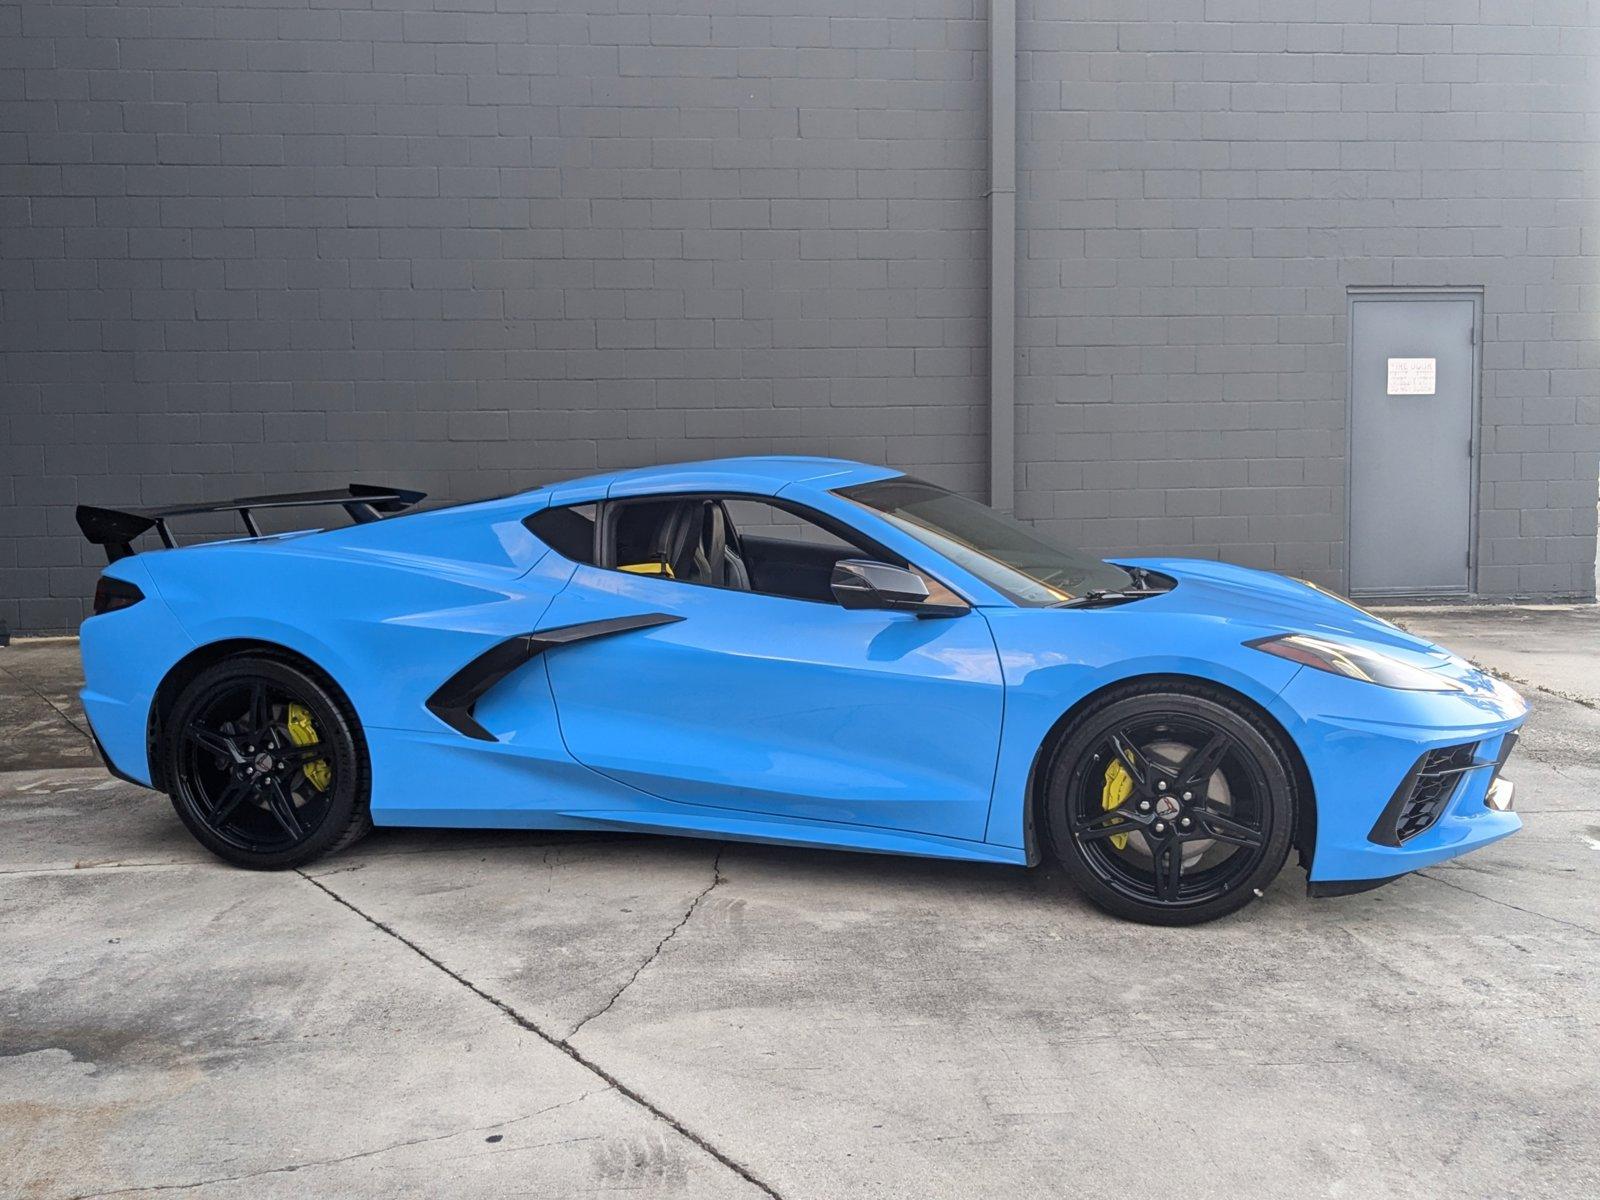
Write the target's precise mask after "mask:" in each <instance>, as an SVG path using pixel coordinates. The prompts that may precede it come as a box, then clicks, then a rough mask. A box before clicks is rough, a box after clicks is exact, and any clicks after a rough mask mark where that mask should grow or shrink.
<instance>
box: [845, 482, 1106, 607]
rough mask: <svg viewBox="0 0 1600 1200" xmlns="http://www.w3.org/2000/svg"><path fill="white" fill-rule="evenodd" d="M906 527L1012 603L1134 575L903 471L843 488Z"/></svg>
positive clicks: (1048, 599) (1056, 600) (1047, 599)
mask: <svg viewBox="0 0 1600 1200" xmlns="http://www.w3.org/2000/svg"><path fill="white" fill-rule="evenodd" d="M838 494H839V495H841V496H843V497H845V498H846V499H847V500H853V501H855V502H856V503H857V504H860V505H863V506H864V507H866V508H870V509H871V510H872V511H873V512H875V513H877V514H878V515H879V516H881V517H883V518H884V519H885V520H887V521H889V522H891V523H892V524H894V525H895V526H897V527H898V528H900V529H901V530H903V531H904V532H906V533H908V534H910V535H911V536H912V537H914V538H916V539H917V540H918V541H919V542H921V543H923V545H925V546H930V547H932V548H933V549H934V550H937V551H938V552H939V553H940V554H942V555H944V556H945V557H946V558H948V559H950V561H952V562H954V563H957V564H958V565H960V566H961V567H964V568H965V569H966V570H968V571H970V572H971V573H972V574H974V575H976V576H977V577H978V578H979V579H981V580H983V581H984V582H985V583H987V584H988V585H989V586H990V587H992V588H994V589H995V591H997V592H1000V593H1001V594H1002V595H1004V596H1005V597H1006V598H1007V599H1009V600H1012V601H1014V602H1015V603H1017V604H1024V605H1029V606H1035V607H1041V608H1042V607H1047V606H1049V605H1052V604H1060V603H1061V602H1062V601H1064V600H1072V599H1075V598H1077V597H1079V596H1082V595H1084V594H1086V593H1088V592H1090V591H1121V590H1122V589H1123V588H1125V587H1127V586H1129V585H1130V584H1131V583H1132V582H1133V577H1132V576H1131V575H1129V574H1128V572H1126V571H1124V570H1123V569H1122V568H1121V567H1116V566H1112V565H1111V564H1110V563H1107V562H1102V561H1101V560H1100V559H1098V558H1095V557H1094V556H1093V555H1091V554H1086V553H1085V552H1083V551H1082V550H1071V549H1068V548H1067V547H1065V546H1058V545H1056V544H1055V543H1054V542H1051V541H1047V540H1046V539H1045V538H1043V537H1040V536H1039V534H1038V533H1036V532H1034V530H1033V529H1031V528H1030V527H1029V526H1027V525H1024V524H1023V523H1022V522H1021V521H1018V520H1016V519H1015V518H1013V517H1008V516H1006V515H1005V514H1004V513H1001V512H996V511H995V510H994V509H992V508H990V507H988V506H987V505H984V504H979V503H978V502H977V501H976V500H968V499H967V498H966V497H965V496H958V495H956V494H955V493H954V492H947V491H945V490H944V489H943V488H941V487H935V486H934V485H933V484H931V483H924V482H923V481H922V480H920V479H912V478H910V477H909V476H904V475H902V476H900V477H899V478H896V479H882V480H879V481H878V482H876V483H863V484H859V485H857V486H855V487H848V488H841V489H840V490H839V492H838Z"/></svg>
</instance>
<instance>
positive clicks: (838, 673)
mask: <svg viewBox="0 0 1600 1200" xmlns="http://www.w3.org/2000/svg"><path fill="white" fill-rule="evenodd" d="M663 499H664V498H663V497H660V496H655V497H651V498H650V499H649V500H648V501H639V502H638V503H640V504H651V505H655V506H656V514H655V516H654V517H652V518H651V519H656V518H660V519H662V520H664V521H667V523H668V526H669V527H670V529H676V528H678V524H674V523H673V520H672V519H671V517H672V514H671V513H670V507H671V506H670V505H664V504H663ZM666 499H670V498H666ZM702 499H705V498H697V500H702ZM626 503H627V502H618V501H613V502H612V503H611V504H610V505H608V506H607V509H608V514H609V516H608V519H609V524H608V526H607V527H608V528H611V529H613V530H615V529H618V528H620V527H621V523H622V522H624V521H626V519H627V518H626V516H625V514H624V513H623V512H622V511H621V508H620V507H619V506H623V505H625V504H626ZM734 503H742V504H745V505H746V506H749V505H753V504H757V503H760V504H767V503H769V502H767V501H751V500H739V501H735V502H734ZM773 507H775V505H774V506H773ZM641 511H642V510H641ZM706 511H708V512H709V511H711V510H709V509H708V510H706ZM783 511H785V512H786V513H787V514H788V516H789V517H791V518H793V517H794V516H795V513H794V511H793V506H790V507H789V508H788V509H786V510H783ZM723 512H724V514H725V515H726V513H727V512H728V509H727V508H726V507H724V508H723ZM799 520H800V521H801V522H802V524H803V525H804V528H805V529H809V530H811V531H812V532H813V533H814V532H815V529H816V527H815V526H811V525H809V524H805V523H806V522H808V521H809V517H804V516H801V517H800V518H799ZM635 524H638V523H637V522H635ZM679 524H681V523H679ZM796 528H800V527H799V526H795V525H793V524H792V523H791V525H790V527H789V528H788V530H787V532H789V533H791V534H792V533H794V532H795V529H796ZM784 533H785V528H784V527H783V526H781V525H775V526H768V527H764V528H760V529H759V530H755V531H751V530H750V527H749V526H748V525H746V530H745V536H748V537H750V538H751V540H752V547H751V550H752V559H753V561H752V563H751V564H750V565H751V566H752V567H754V570H753V571H751V570H745V569H735V567H734V566H730V567H729V568H728V569H727V571H726V576H727V578H728V583H727V584H726V585H724V586H717V585H707V584H705V583H697V582H691V581H689V579H687V578H685V577H684V576H685V575H686V574H689V573H691V572H692V571H693V570H694V569H695V568H692V567H690V566H689V563H690V561H691V559H693V558H694V557H695V556H694V553H693V547H692V546H691V547H689V548H687V549H685V548H684V547H682V546H681V544H680V545H678V546H677V548H676V549H674V548H672V547H673V544H672V536H671V533H670V531H669V533H667V534H665V535H663V538H662V539H661V540H660V541H658V542H655V543H652V542H651V540H650V537H649V536H648V535H647V534H645V533H640V532H639V531H638V530H636V531H635V533H634V535H633V536H631V537H623V538H622V539H621V542H620V550H621V552H622V553H623V554H624V555H625V556H629V557H632V558H635V559H641V560H642V561H623V560H620V559H618V558H617V554H618V551H619V542H618V539H617V538H615V537H613V538H612V539H611V541H610V543H609V549H608V550H602V552H601V555H602V557H601V559H600V561H601V562H602V563H609V565H580V566H578V568H577V570H576V571H575V573H574V575H573V579H572V582H571V584H570V585H569V586H568V587H567V589H566V590H565V591H564V592H563V593H562V594H561V595H560V596H558V597H557V599H556V601H555V603H554V604H553V605H552V606H551V609H550V610H549V611H548V612H547V613H546V614H545V618H544V620H543V621H542V622H541V625H542V626H544V627H546V628H549V627H552V626H567V625H581V624H585V623H588V622H594V621H604V620H609V619H613V618H623V617H647V616H655V617H658V618H660V619H661V621H662V623H658V624H654V625H652V626H649V627H643V628H638V629H634V630H632V631H630V632H628V633H626V634H625V635H623V636H615V637H607V638H602V639H595V640H587V641H582V642H579V643H575V644H572V645H567V646H562V647H560V648H558V649H556V650H553V651H551V652H550V653H548V654H547V655H546V659H547V663H548V668H549V673H550V681H551V686H552V689H553V692H554V695H555V699H556V707H557V712H558V714H559V719H560V723H561V730H562V735H563V737H564V738H565V740H566V743H567V747H568V749H569V750H570V751H571V753H572V754H573V756H574V757H576V758H577V759H578V760H579V761H580V762H582V763H584V764H586V765H587V766H589V767H591V768H593V769H594V770H596V771H599V772H602V773H604V774H605V775H608V776H610V777H612V778H614V779H617V780H620V781H622V782H625V783H627V784H630V785H632V786H634V787H636V788H639V789H641V790H642V791H645V792H648V793H651V794H652V795H655V796H658V797H661V798H663V799H665V800H669V801H674V802H677V803H682V804H686V805H707V806H713V807H718V808H725V809H734V810H739V811H743V812H751V813H761V814H765V815H767V816H769V817H774V818H779V819H789V820H797V821H826V822H835V823H842V824H850V825H867V826H876V827H880V828H887V829H897V830H906V831H914V832H918V833H925V834H933V835H937V836H942V837H951V838H965V839H972V840H981V839H982V837H983V835H984V827H985V823H986V820H987V815H988V810H989V796H990V792H991V788H992V783H993V778H994V765H995V756H996V753H997V750H998V746H999V739H1000V723H1001V714H1002V688H1003V683H1002V679H1001V674H1000V668H999V659H998V655H997V653H996V650H995V646H994V640H993V638H992V637H991V635H990V632H989V627H988V623H987V621H985V619H984V618H983V616H982V615H981V613H980V612H978V611H977V610H970V611H968V612H967V613H966V614H965V615H962V616H957V617H946V618H919V617H918V616H916V615H914V614H912V613H907V612H889V611H879V610H847V609H845V608H842V607H841V606H840V605H839V604H838V603H837V602H834V601H833V600H832V599H831V596H830V597H829V598H828V599H826V600H824V599H821V598H813V599H803V598H798V597H799V596H801V595H810V596H816V595H817V591H818V585H817V582H816V580H817V576H816V574H815V572H816V571H819V570H825V569H827V565H828V564H829V563H831V561H832V560H831V559H829V558H828V555H829V554H830V553H831V554H832V555H833V557H834V558H837V557H840V556H841V555H847V556H854V557H874V555H873V554H872V553H870V552H864V551H863V550H862V549H861V548H860V547H858V546H854V545H850V544H846V543H843V542H841V543H840V545H839V547H838V548H837V549H835V550H833V551H830V550H828V549H827V548H826V540H825V538H817V537H813V538H811V539H810V540H809V541H808V540H807V539H806V538H804V537H799V538H793V537H791V538H789V539H787V540H789V541H791V542H797V543H804V545H803V546H802V547H801V548H799V549H795V548H794V547H791V550H792V553H788V554H786V553H784V551H783V546H782V543H783V542H784V541H785V540H786V539H785V537H784V536H783V534H784ZM726 536H727V538H728V540H729V544H730V545H731V546H732V547H734V548H735V556H737V547H738V546H739V545H740V541H739V539H740V536H741V531H740V529H739V528H737V527H736V525H735V523H734V522H732V521H731V520H730V521H729V522H728V527H727V533H726ZM757 543H759V546H758V545H757ZM662 546H666V547H667V548H666V549H661V548H660V547H662ZM704 549H705V548H704V546H702V551H704ZM706 557H707V554H706V553H704V552H702V553H701V554H700V555H699V558H700V560H702V561H703V560H704V559H705V558H706ZM713 557H714V556H713ZM819 559H820V561H819ZM669 560H670V561H669ZM674 561H676V562H677V563H678V565H679V569H678V570H677V571H673V570H672V565H673V562H674ZM731 561H732V560H731V558H730V563H731ZM800 563H808V564H810V570H811V574H810V575H809V576H806V568H804V567H802V566H799V565H796V564H800ZM669 576H670V577H669ZM763 578H766V579H768V580H771V581H773V582H771V583H770V584H769V585H768V586H771V587H775V588H780V589H782V590H784V591H786V592H788V593H790V594H773V593H770V592H763V591H759V590H744V589H746V588H749V589H754V588H759V587H761V586H763V584H762V579H763ZM935 586H936V587H937V586H938V585H937V583H936V582H935ZM824 594H825V593H824Z"/></svg>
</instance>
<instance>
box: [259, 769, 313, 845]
mask: <svg viewBox="0 0 1600 1200" xmlns="http://www.w3.org/2000/svg"><path fill="white" fill-rule="evenodd" d="M267 807H268V808H269V809H271V810H272V815H273V816H274V817H275V818H277V821H278V824H279V825H282V826H283V831H284V832H285V833H287V834H288V835H289V836H290V837H292V838H294V839H295V840H296V841H298V840H299V839H300V838H302V837H304V836H305V833H306V831H305V826H303V825H302V824H301V823H300V814H299V813H298V812H296V811H295V807H294V797H293V796H291V795H290V794H289V789H288V788H286V787H284V786H283V783H282V782H281V781H280V780H277V779H273V780H271V781H269V782H268V784H267Z"/></svg>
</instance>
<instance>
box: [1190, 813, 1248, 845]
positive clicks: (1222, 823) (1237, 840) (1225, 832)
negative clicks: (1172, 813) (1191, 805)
mask: <svg viewBox="0 0 1600 1200" xmlns="http://www.w3.org/2000/svg"><path fill="white" fill-rule="evenodd" d="M1196 815H1197V816H1198V817H1199V818H1200V823H1201V824H1202V825H1203V826H1205V829H1206V832H1207V833H1209V834H1210V835H1211V837H1212V838H1213V839H1215V840H1216V841H1219V842H1227V843H1229V844H1230V845H1234V846H1245V847H1248V848H1254V847H1256V846H1259V845H1261V831H1260V830H1259V829H1251V828H1250V826H1248V825H1241V824H1240V823H1239V822H1238V821H1235V820H1234V819H1233V818H1232V817H1225V816H1223V815H1222V814H1221V813H1214V812H1210V811H1209V810H1200V811H1198V812H1197V813H1196Z"/></svg>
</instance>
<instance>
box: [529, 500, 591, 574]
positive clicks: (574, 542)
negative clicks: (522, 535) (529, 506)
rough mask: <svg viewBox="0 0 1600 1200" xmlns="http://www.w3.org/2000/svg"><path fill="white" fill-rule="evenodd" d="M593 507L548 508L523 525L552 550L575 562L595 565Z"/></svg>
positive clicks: (580, 505)
mask: <svg viewBox="0 0 1600 1200" xmlns="http://www.w3.org/2000/svg"><path fill="white" fill-rule="evenodd" d="M594 507H595V506H594V505H592V504H577V505H574V506H572V507H571V508H547V509H545V510H544V511H543V512H536V513H534V514H533V516H531V517H529V518H528V519H527V520H525V521H523V524H524V525H526V526H527V527H528V529H529V530H530V531H531V532H532V533H533V535H534V537H536V538H538V539H539V540H540V541H541V542H543V543H544V544H545V545H547V546H549V547H550V549H552V550H554V551H555V552H556V553H557V554H559V555H561V557H562V558H568V559H571V560H572V561H573V562H580V563H593V562H594Z"/></svg>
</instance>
